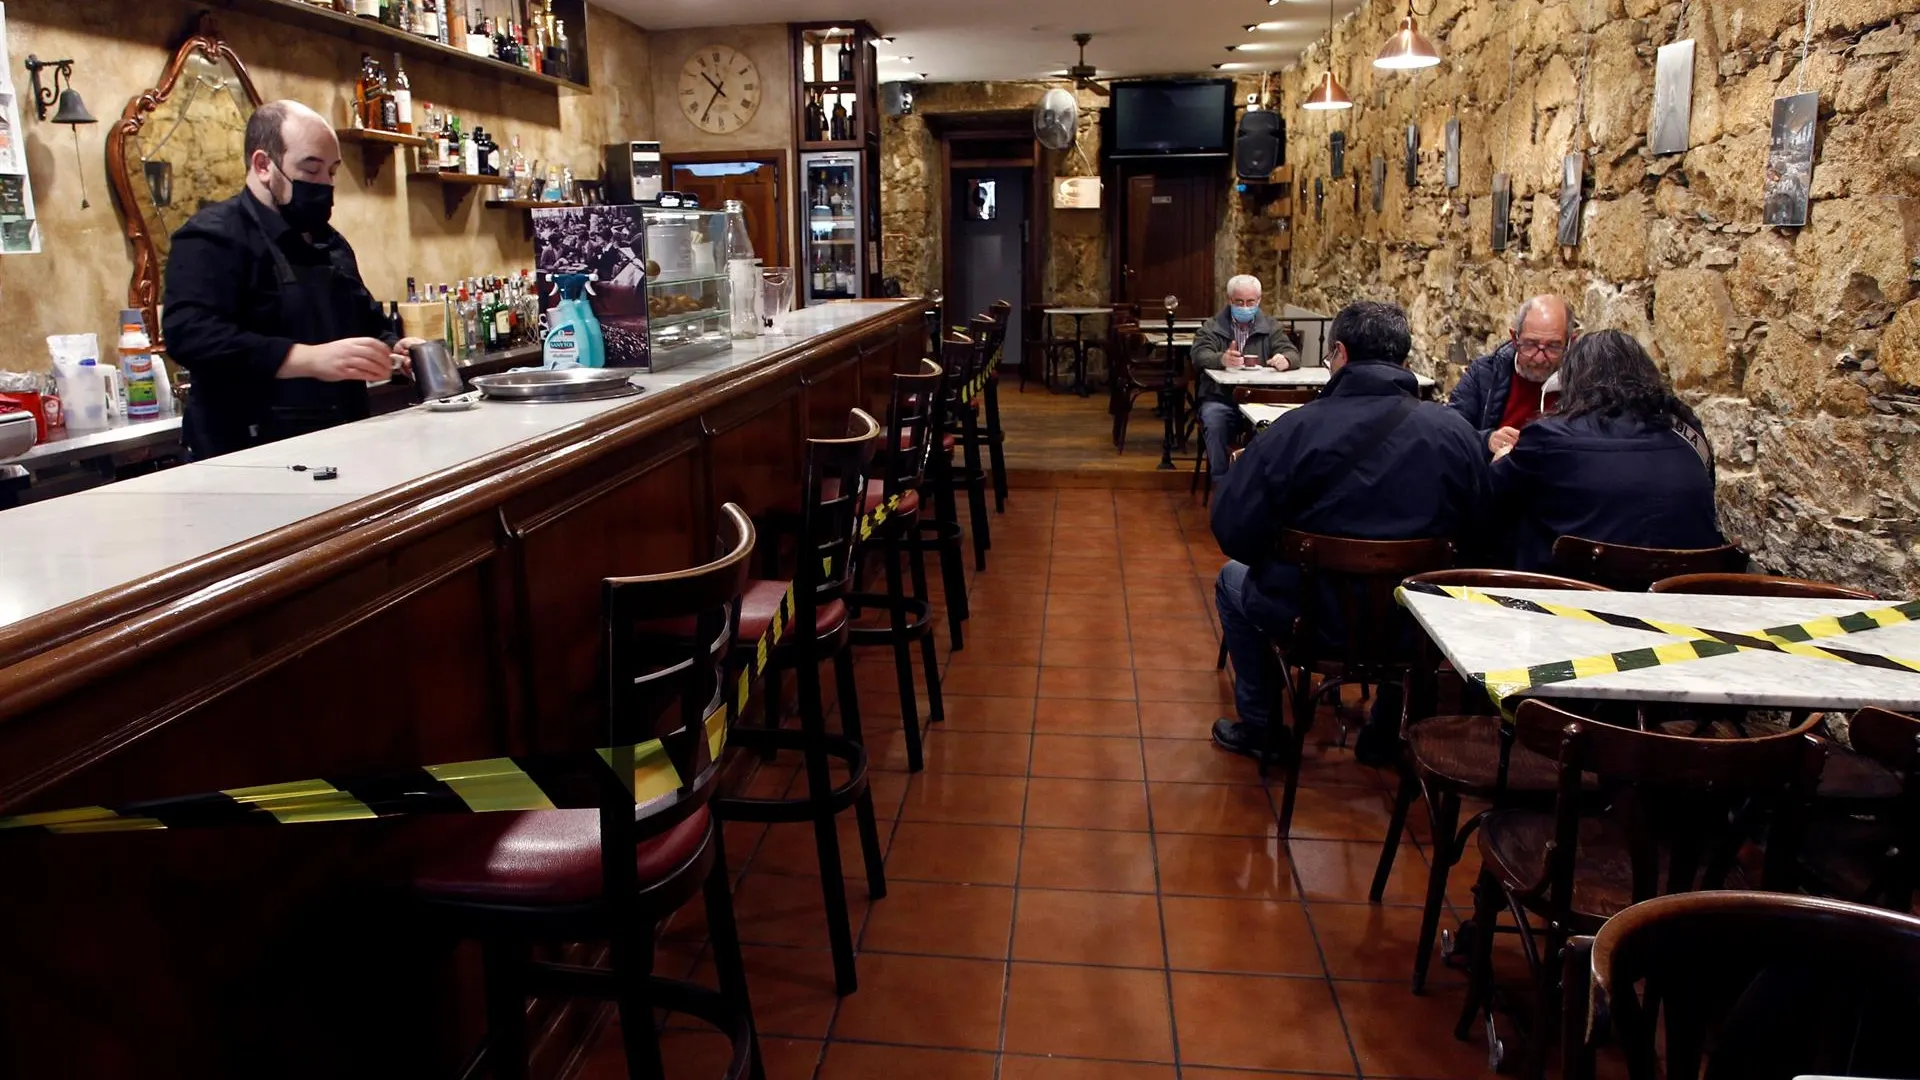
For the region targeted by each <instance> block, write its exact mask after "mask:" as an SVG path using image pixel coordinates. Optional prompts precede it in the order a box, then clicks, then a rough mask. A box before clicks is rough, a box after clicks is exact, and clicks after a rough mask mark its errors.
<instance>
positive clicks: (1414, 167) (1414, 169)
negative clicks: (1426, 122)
mask: <svg viewBox="0 0 1920 1080" xmlns="http://www.w3.org/2000/svg"><path fill="white" fill-rule="evenodd" d="M1400 164H1401V165H1402V166H1403V167H1404V168H1405V169H1406V171H1407V190H1408V191H1412V190H1413V188H1414V187H1415V186H1416V185H1418V184H1419V183H1420V125H1419V124H1408V125H1407V139H1406V151H1405V153H1404V154H1403V155H1402V157H1401V162H1400Z"/></svg>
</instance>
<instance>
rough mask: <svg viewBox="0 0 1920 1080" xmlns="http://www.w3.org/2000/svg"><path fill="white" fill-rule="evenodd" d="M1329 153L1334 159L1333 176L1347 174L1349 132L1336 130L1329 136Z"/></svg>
mask: <svg viewBox="0 0 1920 1080" xmlns="http://www.w3.org/2000/svg"><path fill="white" fill-rule="evenodd" d="M1327 154H1328V156H1329V157H1331V158H1332V159H1333V178H1334V179H1335V180H1338V179H1340V178H1341V177H1343V176H1345V175H1347V133H1346V132H1344V131H1336V132H1334V133H1333V134H1331V135H1329V136H1327Z"/></svg>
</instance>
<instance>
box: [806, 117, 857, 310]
mask: <svg viewBox="0 0 1920 1080" xmlns="http://www.w3.org/2000/svg"><path fill="white" fill-rule="evenodd" d="M863 153H864V151H859V150H832V151H817V152H812V153H804V154H801V155H800V168H801V175H802V176H804V177H805V179H806V190H805V193H804V194H805V196H806V222H807V227H806V236H805V240H804V242H805V246H806V251H805V253H804V254H805V259H804V261H803V262H802V263H801V265H800V280H801V283H802V288H804V289H805V290H806V292H805V295H806V299H807V302H808V303H814V302H817V301H821V300H849V299H853V298H856V297H859V296H860V295H861V294H862V288H863V285H864V283H865V282H866V279H867V264H866V254H867V253H866V251H865V250H864V249H865V247H866V244H865V239H866V238H865V236H864V234H865V232H866V230H865V229H864V228H862V227H861V222H862V221H863V220H864V219H865V215H866V207H864V206H862V205H861V200H860V187H861V184H860V178H861V165H862V162H861V160H860V159H861V156H862V154H863Z"/></svg>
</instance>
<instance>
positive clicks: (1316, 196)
mask: <svg viewBox="0 0 1920 1080" xmlns="http://www.w3.org/2000/svg"><path fill="white" fill-rule="evenodd" d="M1326 204H1327V189H1326V188H1325V187H1324V186H1323V185H1322V184H1321V183H1320V178H1319V177H1317V176H1316V177H1314V178H1313V223H1314V224H1315V225H1318V224H1320V223H1321V222H1323V221H1325V220H1326V219H1327V215H1326V209H1325V208H1326Z"/></svg>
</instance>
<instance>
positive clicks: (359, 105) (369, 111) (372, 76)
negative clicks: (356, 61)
mask: <svg viewBox="0 0 1920 1080" xmlns="http://www.w3.org/2000/svg"><path fill="white" fill-rule="evenodd" d="M353 126H354V127H357V128H369V127H379V126H380V68H379V65H377V64H375V63H374V62H373V56H372V55H371V54H369V53H361V54H360V78H359V79H358V80H356V81H355V82H354V84H353Z"/></svg>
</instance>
